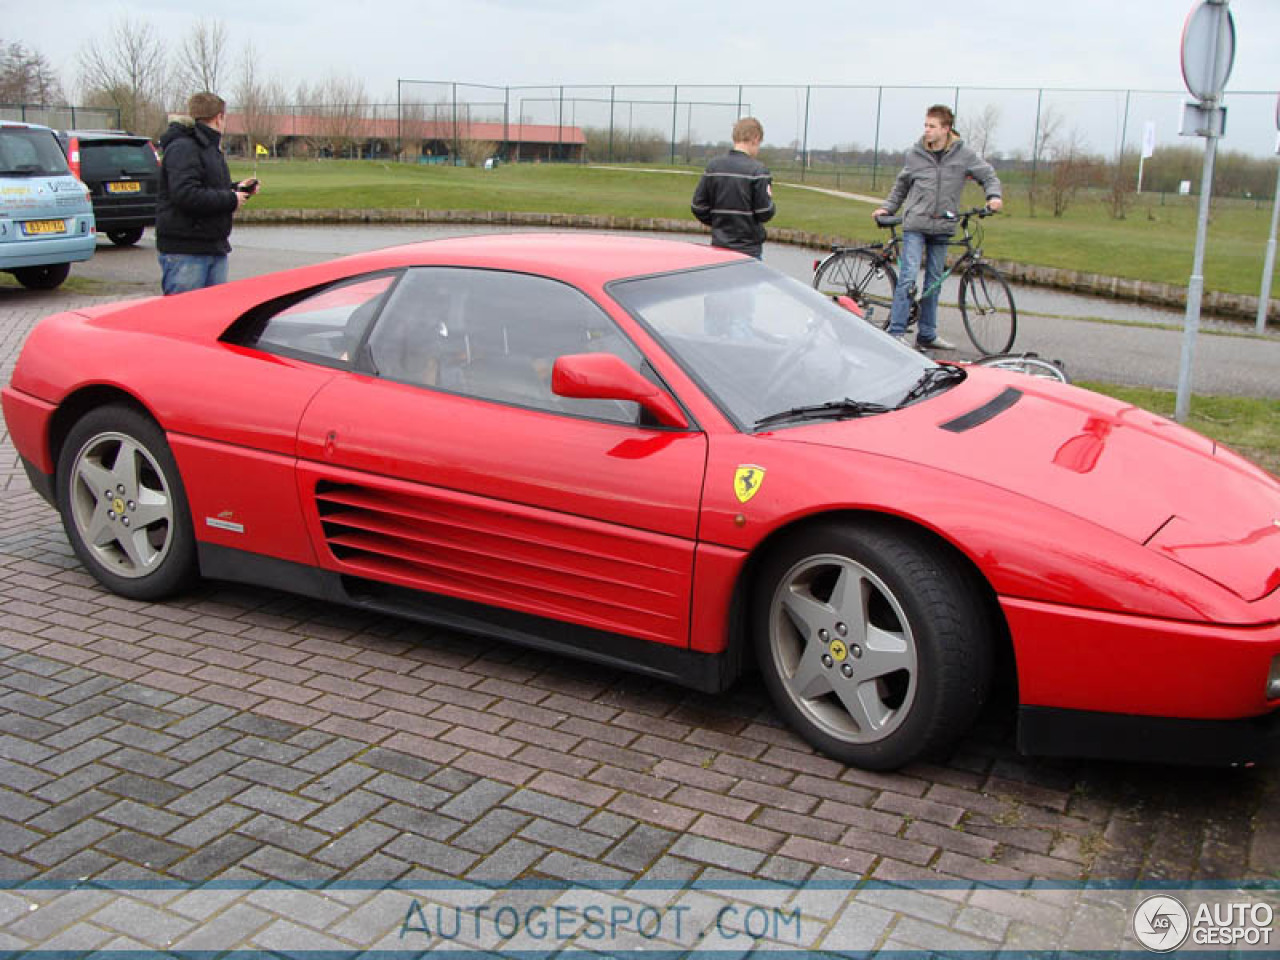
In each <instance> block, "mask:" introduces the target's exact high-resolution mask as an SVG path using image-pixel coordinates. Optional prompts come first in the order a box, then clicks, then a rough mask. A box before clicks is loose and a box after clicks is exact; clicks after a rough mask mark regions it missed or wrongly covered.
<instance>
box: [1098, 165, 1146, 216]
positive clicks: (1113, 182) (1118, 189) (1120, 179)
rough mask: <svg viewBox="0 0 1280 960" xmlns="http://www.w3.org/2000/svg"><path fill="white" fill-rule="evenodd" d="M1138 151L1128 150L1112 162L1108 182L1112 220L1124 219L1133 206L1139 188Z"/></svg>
mask: <svg viewBox="0 0 1280 960" xmlns="http://www.w3.org/2000/svg"><path fill="white" fill-rule="evenodd" d="M1137 181H1138V152H1137V151H1136V150H1126V151H1124V152H1123V153H1122V154H1121V155H1120V156H1118V157H1116V159H1115V162H1113V163H1112V164H1111V168H1110V170H1109V178H1108V183H1107V197H1106V199H1107V206H1108V208H1109V209H1110V211H1111V219H1112V220H1123V219H1125V217H1127V216H1128V214H1129V208H1130V207H1131V206H1133V201H1134V198H1135V197H1136V196H1137V190H1138V182H1137Z"/></svg>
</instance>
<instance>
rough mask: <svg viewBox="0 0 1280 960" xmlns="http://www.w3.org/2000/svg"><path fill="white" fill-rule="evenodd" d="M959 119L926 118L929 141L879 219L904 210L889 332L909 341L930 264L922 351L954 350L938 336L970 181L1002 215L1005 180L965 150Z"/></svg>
mask: <svg viewBox="0 0 1280 960" xmlns="http://www.w3.org/2000/svg"><path fill="white" fill-rule="evenodd" d="M954 127H955V114H954V113H952V112H951V108H950V107H946V106H943V105H942V104H936V105H934V106H932V107H930V108H929V110H928V112H927V113H926V114H925V119H924V136H923V137H921V138H920V140H919V142H918V143H916V145H915V146H913V147H912V148H911V149H910V150H909V151H908V152H907V160H906V163H904V164H903V166H902V172H901V173H899V174H898V178H897V180H895V181H894V184H893V189H892V190H890V191H889V196H888V198H887V199H886V200H885V202H884V206H883V207H880V208H878V209H877V210H876V211H875V212H874V213H873V214H872V216H873V217H878V216H882V215H884V214H894V213H897V212H898V210H899V209H901V210H902V259H901V260H900V261H899V262H898V285H897V287H896V288H894V291H893V308H892V311H891V313H890V316H889V333H890V334H891V335H893V336H895V337H897V338H898V339H899V340H902V341H904V342H905V341H906V333H907V319H908V317H909V316H910V313H911V294H912V291H913V289H914V287H915V279H916V274H917V273H919V271H920V261H921V260H922V259H923V260H924V290H925V295H924V296H923V297H921V299H920V329H919V330H917V331H916V343H915V345H916V347H917V348H919V349H924V350H930V349H932V350H954V349H955V345H954V344H951V343H948V342H947V341H946V340H944V339H942V337H940V336H938V292H939V291H938V289H937V288H938V285H939V284H938V281H939V279H940V278H941V276H942V271H943V269H944V268H945V267H946V263H947V242H948V241H949V240H950V239H951V237H952V235H953V234H954V233H955V231H956V210H957V209H959V207H960V195H961V194H962V193H963V192H964V184H965V180H966V179H972V180H976V181H977V182H978V183H980V184H982V189H983V190H985V191H986V197H987V206H988V207H990V208H991V209H992V210H999V209H1000V207H1001V205H1002V203H1003V201H1002V200H1001V198H1000V195H1001V190H1000V178H999V177H997V176H996V171H995V169H994V168H993V167H992V166H991V164H989V163H987V161H985V160H983V159H982V158H981V157H980V156H978V155H977V154H976V153H974V151H972V150H970V149H969V148H968V147H966V146H965V145H964V141H963V140H961V139H960V137H959V136H958V135H957V134H956V132H955V129H954Z"/></svg>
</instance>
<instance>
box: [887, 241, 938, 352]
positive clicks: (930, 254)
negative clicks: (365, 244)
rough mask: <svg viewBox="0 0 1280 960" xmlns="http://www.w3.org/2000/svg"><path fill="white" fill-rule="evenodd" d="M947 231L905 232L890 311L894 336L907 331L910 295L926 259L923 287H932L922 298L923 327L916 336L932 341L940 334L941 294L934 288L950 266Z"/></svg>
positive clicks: (890, 321)
mask: <svg viewBox="0 0 1280 960" xmlns="http://www.w3.org/2000/svg"><path fill="white" fill-rule="evenodd" d="M950 239H951V238H950V237H948V236H947V235H946V234H936V233H918V232H916V231H914V230H912V231H909V232H907V233H904V234H903V235H902V259H901V260H899V261H898V285H897V286H896V287H894V288H893V308H892V310H891V312H890V314H889V332H890V333H891V334H893V335H894V336H895V337H898V336H901V335H902V334H904V333H906V332H907V319H908V318H909V317H910V316H911V295H912V294H913V293H915V290H916V274H918V273H919V272H920V261H921V260H922V259H923V260H924V289H925V290H927V291H932V292H931V293H929V294H928V296H925V297H922V298H921V299H920V328H919V329H918V330H917V331H916V339H917V340H919V341H920V342H921V343H931V342H933V340H934V339H935V338H936V337H937V336H938V294H939V292H941V291H940V290H939V289H934V288H935V287H936V286H937V285H938V281H939V279H941V277H942V271H943V270H944V269H946V266H947V242H948V241H949V240H950Z"/></svg>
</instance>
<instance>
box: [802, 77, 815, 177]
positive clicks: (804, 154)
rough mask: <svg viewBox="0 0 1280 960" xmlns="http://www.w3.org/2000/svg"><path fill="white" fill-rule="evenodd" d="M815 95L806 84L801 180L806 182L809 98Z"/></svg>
mask: <svg viewBox="0 0 1280 960" xmlns="http://www.w3.org/2000/svg"><path fill="white" fill-rule="evenodd" d="M812 95H813V88H812V87H810V86H808V85H806V86H805V88H804V143H803V144H802V145H801V148H800V151H801V152H800V182H801V183H804V175H805V171H806V170H807V169H808V168H809V98H810V97H811V96H812Z"/></svg>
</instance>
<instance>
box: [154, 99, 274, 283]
mask: <svg viewBox="0 0 1280 960" xmlns="http://www.w3.org/2000/svg"><path fill="white" fill-rule="evenodd" d="M226 110H227V104H226V101H225V100H223V99H222V98H221V97H219V96H217V95H216V94H212V93H197V94H195V95H193V96H192V97H191V99H190V100H189V101H187V113H188V114H190V116H186V117H176V118H175V119H174V120H173V121H172V122H171V123H170V124H169V129H168V130H166V131H165V133H164V136H162V137H161V138H160V149H161V151H162V157H163V159H162V160H161V162H160V185H159V189H158V190H157V195H156V251H157V252H158V255H159V258H160V274H161V277H160V285H161V288H162V289H163V290H164V292H165V294H166V295H168V294H172V293H185V292H186V291H188V290H198V289H199V288H201V287H211V286H214V285H215V284H219V283H225V282H226V279H227V254H228V253H230V252H231V244H230V243H228V242H227V238H228V237H229V236H231V218H232V215H233V214H234V213H235V212H236V211H237V210H239V209H240V207H241V206H242V205H243V204H244V202H245V200H246V199H247V198H248V197H250V196H251V195H253V194H254V193H256V192H257V189H258V182H257V181H256V180H246V181H244V182H243V183H232V182H231V173H230V171H229V170H228V169H227V161H226V159H225V158H224V157H223V155H222V146H221V143H222V131H223V129H224V128H225V127H226V122H227V112H226Z"/></svg>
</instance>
